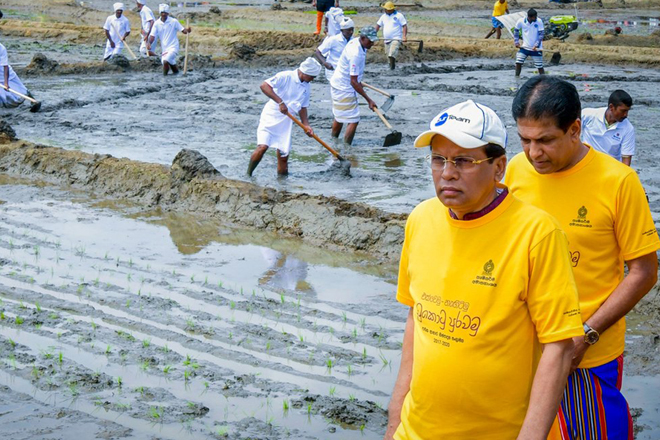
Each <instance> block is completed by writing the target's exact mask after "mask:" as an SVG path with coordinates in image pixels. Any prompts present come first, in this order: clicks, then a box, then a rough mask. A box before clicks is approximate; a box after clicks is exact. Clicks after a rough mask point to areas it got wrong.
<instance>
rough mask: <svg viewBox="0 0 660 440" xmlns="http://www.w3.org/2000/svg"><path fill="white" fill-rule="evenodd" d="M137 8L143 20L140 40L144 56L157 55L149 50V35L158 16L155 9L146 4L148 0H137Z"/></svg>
mask: <svg viewBox="0 0 660 440" xmlns="http://www.w3.org/2000/svg"><path fill="white" fill-rule="evenodd" d="M135 2H136V3H137V10H138V12H139V13H140V20H141V21H142V30H141V31H140V33H141V35H142V41H141V42H140V53H141V54H142V56H145V57H146V56H154V55H156V54H155V53H153V52H150V51H148V50H147V44H149V35H150V34H151V30H152V29H153V27H154V23H155V22H156V17H155V16H154V13H153V11H152V10H151V8H149V6H147V5H146V0H136V1H135Z"/></svg>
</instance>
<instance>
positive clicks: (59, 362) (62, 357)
mask: <svg viewBox="0 0 660 440" xmlns="http://www.w3.org/2000/svg"><path fill="white" fill-rule="evenodd" d="M57 363H58V364H59V366H60V367H62V364H63V363H64V356H63V355H62V352H61V351H60V353H59V354H58V355H57Z"/></svg>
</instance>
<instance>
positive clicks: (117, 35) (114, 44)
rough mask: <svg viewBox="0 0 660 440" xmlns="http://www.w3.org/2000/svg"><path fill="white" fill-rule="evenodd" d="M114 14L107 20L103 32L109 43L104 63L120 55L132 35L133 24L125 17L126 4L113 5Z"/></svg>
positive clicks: (106, 45) (106, 47)
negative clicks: (127, 39)
mask: <svg viewBox="0 0 660 440" xmlns="http://www.w3.org/2000/svg"><path fill="white" fill-rule="evenodd" d="M112 8H113V11H115V13H114V14H112V15H110V16H109V17H108V18H106V19H105V24H104V25H103V30H104V31H105V37H106V38H107V40H108V41H106V43H105V53H104V54H103V61H107V60H108V58H110V57H111V56H113V55H119V54H120V53H121V50H122V49H123V48H124V40H126V38H128V35H129V34H130V33H131V24H130V23H129V21H128V18H126V17H124V15H123V14H124V9H125V7H124V4H123V3H115V4H114V5H112Z"/></svg>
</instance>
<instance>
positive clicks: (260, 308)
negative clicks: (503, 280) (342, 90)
mask: <svg viewBox="0 0 660 440" xmlns="http://www.w3.org/2000/svg"><path fill="white" fill-rule="evenodd" d="M110 3H111V2H110V1H109V0H108V1H106V0H89V1H85V2H83V3H82V6H81V2H72V1H68V0H49V1H48V2H46V1H45V0H36V1H35V2H29V3H27V2H23V1H22V0H6V2H4V3H3V12H5V19H3V20H0V33H1V34H2V41H3V44H5V45H6V46H7V48H8V49H9V51H10V57H11V60H12V63H13V64H14V67H15V69H16V70H17V72H19V74H20V75H21V78H22V79H23V81H24V82H25V83H26V84H27V85H28V87H29V88H30V90H31V91H33V93H35V95H36V96H37V98H38V99H40V100H41V101H42V102H43V107H42V111H41V112H40V113H39V114H31V113H29V112H28V107H27V106H25V107H24V108H23V107H20V108H19V109H16V110H6V109H0V116H1V117H2V123H1V124H0V400H1V401H2V402H3V403H2V404H1V405H0V414H1V415H0V422H2V423H3V432H6V433H7V434H8V435H9V436H11V437H15V438H40V437H44V436H49V435H51V436H59V437H60V438H76V437H78V438H85V436H87V437H90V436H91V437H94V438H137V439H151V438H154V437H157V438H171V439H181V438H191V439H192V438H194V439H199V438H209V439H216V438H217V439H222V438H231V439H246V438H260V439H279V438H296V439H298V438H300V439H321V438H322V439H327V438H330V439H331V438H337V439H353V438H355V439H379V438H382V434H383V432H384V430H385V423H386V417H387V414H386V411H385V409H384V408H386V407H387V403H388V400H389V395H390V392H391V389H392V386H393V384H394V380H395V378H396V374H397V369H398V364H399V360H400V347H401V339H402V334H403V326H404V320H405V316H406V312H407V311H406V309H405V307H403V306H401V305H400V304H398V303H396V301H395V290H396V289H395V284H396V275H397V267H396V263H397V256H398V253H399V250H400V245H401V242H402V239H403V226H404V222H405V218H406V215H407V213H408V212H410V210H411V209H412V207H414V206H415V205H416V204H417V203H419V202H420V201H422V200H424V199H426V198H429V197H433V196H434V189H433V186H432V184H431V181H430V178H431V176H430V169H429V167H428V165H427V162H426V160H425V156H426V154H428V152H425V151H418V150H416V149H414V148H412V142H413V141H414V139H415V137H416V135H417V134H419V133H420V132H421V131H423V130H425V129H426V128H427V124H428V121H429V120H431V119H432V118H433V117H434V116H435V115H436V114H437V113H438V112H439V111H440V110H441V109H443V108H445V107H447V106H448V105H451V104H453V103H455V102H457V101H459V100H464V99H475V100H478V101H479V102H482V103H484V104H486V105H489V106H490V107H492V108H494V109H495V110H496V111H497V112H498V114H499V115H500V116H501V117H502V119H503V121H504V122H505V125H506V128H507V132H508V136H509V140H510V143H509V151H508V155H509V157H512V156H513V155H514V154H516V153H518V152H520V151H521V148H520V145H519V142H518V141H517V133H516V130H515V123H514V121H513V120H512V118H511V117H510V105H511V100H512V98H513V96H514V95H515V93H516V91H517V90H518V87H519V86H520V84H521V83H522V81H524V80H525V79H526V78H529V77H530V76H532V75H534V74H536V73H535V71H534V69H533V68H532V67H531V65H526V66H525V67H524V69H523V78H522V80H516V79H515V78H514V77H513V56H514V53H515V50H514V49H513V47H512V41H511V39H510V38H508V39H507V38H506V37H503V39H502V40H500V41H491V40H488V41H484V40H483V35H485V33H486V32H487V31H488V29H489V27H490V12H491V9H492V3H491V2H485V1H476V0H467V1H461V2H459V1H448V2H442V3H441V2H438V1H430V2H424V4H423V6H419V5H415V6H412V7H409V8H407V9H406V8H404V9H403V12H404V13H405V14H406V16H407V18H408V21H409V23H410V30H411V34H410V38H422V39H423V40H424V50H423V51H422V53H418V52H417V45H416V44H409V45H407V47H404V49H403V50H402V53H401V56H400V58H399V61H398V63H397V69H396V70H394V71H389V69H387V66H386V57H385V54H384V53H383V48H382V46H380V45H376V46H375V47H374V48H373V49H372V50H370V51H369V53H368V55H367V68H366V72H365V81H367V82H369V83H371V84H373V85H375V86H377V87H380V88H383V89H385V90H387V91H389V92H390V93H392V94H393V95H395V97H396V98H395V104H394V106H393V107H392V109H391V110H390V111H389V112H388V114H387V116H388V119H389V120H390V122H392V124H393V126H394V128H395V129H396V130H398V131H400V132H402V133H403V140H402V144H401V145H399V146H395V147H388V148H384V147H382V142H383V138H384V136H385V135H386V134H387V133H389V130H386V128H385V127H384V126H383V125H382V123H381V122H380V120H379V119H378V118H377V116H375V115H373V114H371V113H370V112H369V111H368V110H367V109H366V107H365V106H361V113H362V120H361V122H360V125H359V127H358V131H357V135H356V138H355V143H354V145H353V146H352V147H351V148H346V147H343V148H339V150H340V154H341V155H342V156H343V157H346V158H347V159H348V161H350V164H351V167H350V168H351V169H350V174H347V173H346V172H345V169H346V167H344V168H343V169H342V168H341V167H339V166H338V165H339V164H338V162H337V161H335V160H333V159H332V157H331V156H330V155H329V154H327V152H326V151H324V150H323V149H322V148H320V146H318V145H317V144H316V143H315V142H314V141H312V140H309V139H308V138H307V137H306V136H304V134H303V133H301V132H299V131H296V128H295V127H294V133H293V151H292V153H291V159H290V165H289V169H290V173H291V174H290V175H289V177H288V178H286V179H278V178H277V177H276V174H275V157H274V154H273V153H272V152H268V154H267V155H266V157H265V158H264V160H263V162H262V164H261V165H260V166H259V168H258V169H257V171H256V172H255V176H254V177H253V178H248V177H246V176H245V169H246V166H247V161H248V158H249V156H250V154H251V152H252V151H253V149H254V147H255V144H256V138H255V131H256V127H257V123H258V118H259V113H260V111H261V108H262V107H263V104H264V103H265V102H266V99H265V98H264V96H263V94H262V93H261V92H260V91H259V89H258V88H259V85H260V84H261V83H262V81H263V80H264V79H266V78H268V77H270V76H272V75H274V74H275V73H277V72H278V71H281V70H284V69H292V68H295V66H297V64H298V63H299V62H300V61H302V60H303V59H304V58H305V57H307V56H310V55H311V54H312V53H313V50H314V48H315V47H316V46H317V45H318V44H320V39H319V38H318V37H315V36H313V35H311V32H312V30H313V21H314V15H313V14H309V13H307V12H308V11H309V10H311V7H310V6H309V5H307V4H304V3H299V2H296V3H291V2H285V3H281V4H280V5H281V6H282V7H281V8H276V9H271V4H270V2H264V3H263V5H261V6H260V5H259V3H261V2H251V3H250V5H245V6H241V5H240V4H238V5H235V4H228V3H224V2H215V1H211V2H210V4H206V5H198V6H190V7H183V8H180V7H178V6H177V5H174V4H173V14H174V15H175V16H176V17H177V18H179V19H181V20H185V19H190V20H191V22H192V25H193V28H194V31H193V34H191V38H190V44H191V55H190V58H189V65H190V66H191V68H192V69H191V72H190V73H189V74H188V75H186V76H179V77H163V76H162V73H161V65H160V62H159V60H158V59H139V60H131V59H129V58H125V57H121V58H118V59H117V60H115V62H112V63H103V62H101V61H100V57H101V56H102V52H103V49H102V45H103V44H104V37H103V34H102V32H101V31H100V29H99V28H100V24H101V23H102V22H103V20H104V19H105V17H106V16H107V15H108V14H109V12H107V9H108V7H109V4H110ZM46 4H47V6H48V7H49V13H48V15H47V16H46V15H45V14H43V9H44V8H45V5H46ZM510 5H512V7H515V6H513V3H510ZM344 6H345V9H347V10H355V11H356V12H357V14H354V15H351V18H353V19H354V21H355V22H356V25H357V26H358V27H361V26H364V25H366V24H372V23H373V22H374V21H375V19H376V17H377V16H378V15H380V13H381V11H380V10H379V9H378V8H375V7H374V6H373V5H371V4H369V3H367V2H364V1H356V2H354V3H353V4H351V5H350V6H349V5H344ZM529 6H533V7H535V8H537V9H538V10H539V15H540V16H542V17H545V16H550V15H558V14H573V13H575V10H574V9H573V7H570V8H563V7H559V6H557V5H553V4H551V5H548V4H547V3H542V2H532V3H530V4H525V7H529ZM658 6H660V4H658V2H656V1H655V0H654V1H651V2H646V3H642V2H634V1H627V2H626V7H621V6H620V5H618V3H617V2H616V1H614V0H613V1H605V2H604V3H603V7H602V8H601V7H599V6H598V5H596V4H595V3H594V4H591V3H584V4H583V3H580V4H579V5H578V7H579V10H578V11H577V12H578V15H579V17H580V27H579V28H578V31H576V32H575V33H572V34H571V37H570V38H569V39H568V40H567V41H566V42H564V43H562V42H558V41H548V42H546V43H544V45H545V46H546V50H545V54H546V56H547V59H548V61H549V60H550V57H551V56H552V54H553V53H554V52H560V53H561V55H562V57H561V62H560V64H559V65H558V66H550V67H548V68H547V69H546V70H547V71H548V73H550V74H552V75H557V76H560V77H562V78H564V79H567V80H568V81H571V82H573V83H574V84H575V85H576V87H577V88H578V90H579V92H580V95H581V98H582V101H583V105H584V106H589V107H596V106H603V105H605V104H606V102H607V97H608V96H609V93H610V92H611V91H612V90H614V89H617V88H624V89H626V90H627V91H628V92H629V93H631V95H633V98H634V100H635V105H634V107H633V110H632V111H631V113H630V119H631V122H632V123H633V125H634V126H635V128H636V130H637V144H638V151H637V155H636V156H635V158H634V159H633V167H634V168H636V170H637V171H638V173H639V175H640V178H641V180H642V183H643V185H644V187H645V189H646V190H647V194H648V196H649V201H650V206H651V209H652V212H653V215H654V219H655V221H656V226H658V225H660V214H658V213H659V212H660V178H659V177H658V176H660V169H659V167H660V165H659V164H660V160H659V156H658V153H657V151H656V148H655V144H656V142H655V141H656V139H657V134H658V133H659V132H660V122H659V121H660V118H658V113H659V112H660V98H659V97H658V96H657V93H652V92H650V90H655V89H654V87H656V86H657V84H658V83H659V82H660V74H659V73H658V71H657V66H658V65H659V64H658V63H659V61H658V60H660V47H659V45H658V40H657V38H658V37H657V35H656V34H654V33H653V27H652V25H651V23H653V22H652V21H651V20H650V19H649V17H651V18H652V17H654V16H657V15H658V14H657V8H658ZM212 8H215V9H213V10H212ZM126 14H127V16H128V17H129V20H130V21H131V23H132V26H133V29H134V30H135V29H137V27H138V26H137V23H138V19H137V14H136V13H135V12H134V11H127V13H126ZM7 17H9V18H7ZM603 18H604V20H603ZM617 23H620V25H621V26H622V27H623V34H621V35H618V36H612V35H605V31H607V30H609V29H610V28H612V27H613V26H614V25H616V24H617ZM586 33H589V34H590V35H591V38H587V37H586ZM582 35H584V36H582ZM133 37H134V36H132V38H133ZM134 41H136V40H134ZM135 46H136V47H135V49H136V48H137V44H135ZM182 52H183V51H182ZM182 52H181V53H180V55H182ZM125 55H126V54H125ZM311 88H312V102H311V105H310V109H309V110H310V112H309V113H310V123H311V125H312V126H313V127H314V130H315V132H316V133H317V134H318V135H319V136H320V137H321V138H322V139H324V140H326V141H328V140H329V133H330V122H331V120H332V114H331V110H330V94H329V86H328V83H327V79H325V78H324V77H323V76H322V77H320V78H317V80H316V81H314V82H313V83H312V85H311ZM371 96H372V98H374V99H375V100H376V101H377V102H382V101H381V100H382V99H384V98H383V97H381V96H378V95H375V94H374V95H371ZM16 139H20V140H18V141H17V140H16ZM658 310H660V293H659V292H658V286H656V287H655V288H654V289H653V290H652V292H651V293H649V294H648V295H647V296H646V297H645V298H644V299H643V300H642V301H641V302H640V304H639V305H638V306H637V307H636V308H635V310H634V311H633V312H631V314H630V315H629V319H628V333H627V335H626V353H625V357H626V367H625V373H626V377H624V382H623V384H624V385H623V386H624V393H625V394H626V396H627V398H628V399H629V402H630V406H631V408H632V410H633V416H634V421H635V430H636V438H638V439H640V440H655V439H656V438H658V437H659V436H660V422H659V420H660V418H658V413H659V411H660V399H658V393H657V390H658V389H660V369H659V367H658V365H660V362H659V361H660V348H659V347H660V314H659V312H658ZM5 428H6V429H5Z"/></svg>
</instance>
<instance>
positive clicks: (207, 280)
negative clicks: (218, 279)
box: [204, 276, 209, 286]
mask: <svg viewBox="0 0 660 440" xmlns="http://www.w3.org/2000/svg"><path fill="white" fill-rule="evenodd" d="M208 283H209V277H208V276H205V277H204V285H205V286H206V285H207V284H208Z"/></svg>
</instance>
